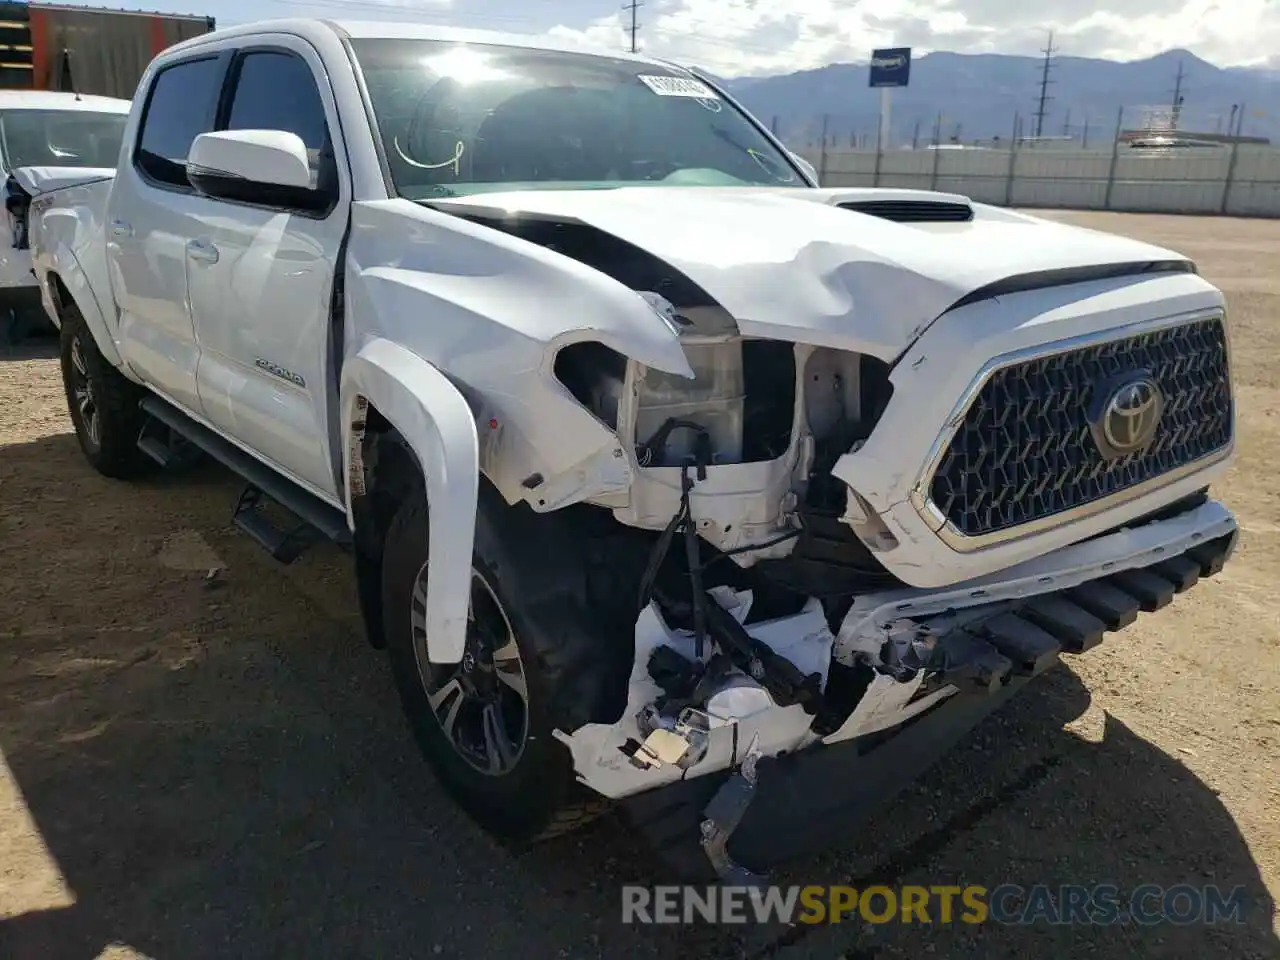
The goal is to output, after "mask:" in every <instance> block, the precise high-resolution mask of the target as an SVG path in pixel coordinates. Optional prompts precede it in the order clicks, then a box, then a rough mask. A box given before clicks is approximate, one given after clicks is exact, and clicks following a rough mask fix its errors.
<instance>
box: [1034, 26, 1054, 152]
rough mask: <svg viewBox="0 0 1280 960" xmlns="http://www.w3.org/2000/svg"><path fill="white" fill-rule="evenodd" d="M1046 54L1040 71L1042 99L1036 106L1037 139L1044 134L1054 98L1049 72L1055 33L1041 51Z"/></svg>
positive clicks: (1050, 34) (1050, 33)
mask: <svg viewBox="0 0 1280 960" xmlns="http://www.w3.org/2000/svg"><path fill="white" fill-rule="evenodd" d="M1041 52H1042V53H1043V54H1044V66H1043V67H1042V68H1041V70H1040V99H1039V102H1038V103H1037V105H1036V113H1035V117H1036V137H1037V138H1039V137H1040V135H1041V134H1042V133H1043V132H1044V118H1045V115H1046V114H1047V113H1048V112H1049V107H1048V105H1049V101H1050V100H1052V99H1053V97H1051V96H1049V84H1051V83H1053V81H1052V80H1050V79H1049V70H1050V69H1051V68H1052V67H1053V31H1052V30H1050V31H1049V45H1048V46H1047V47H1045V48H1044V50H1043V51H1041Z"/></svg>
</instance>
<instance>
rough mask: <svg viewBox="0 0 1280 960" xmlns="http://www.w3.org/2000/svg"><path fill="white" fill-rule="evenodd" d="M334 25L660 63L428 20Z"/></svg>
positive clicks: (364, 33)
mask: <svg viewBox="0 0 1280 960" xmlns="http://www.w3.org/2000/svg"><path fill="white" fill-rule="evenodd" d="M329 22H330V23H331V24H332V25H333V26H334V27H336V28H337V29H339V30H341V31H342V32H343V33H345V34H347V35H348V36H350V37H359V38H362V39H386V40H447V41H451V42H454V43H492V44H495V45H497V46H504V47H527V48H531V49H535V50H566V51H573V52H575V53H594V54H597V55H600V56H605V57H617V58H619V59H622V60H636V61H639V62H640V63H658V62H659V61H657V60H654V59H653V58H652V57H646V56H642V55H640V54H634V53H623V52H622V51H621V50H611V49H608V48H606V47H592V46H586V45H583V44H580V43H567V42H562V41H557V40H555V39H553V38H551V37H548V36H546V35H542V36H536V35H529V34H520V33H501V32H498V31H494V30H472V29H470V28H467V27H441V26H438V25H435V24H429V23H411V22H404V23H399V22H387V21H381V20H331V21H329Z"/></svg>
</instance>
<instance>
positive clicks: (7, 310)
mask: <svg viewBox="0 0 1280 960" xmlns="http://www.w3.org/2000/svg"><path fill="white" fill-rule="evenodd" d="M128 114H129V101H128V100H117V99H116V98H114V97H94V96H84V95H81V94H78V93H62V92H56V91H47V90H0V180H4V182H5V183H4V186H5V189H4V204H5V214H6V219H7V220H8V224H7V227H8V229H7V230H4V231H2V232H0V344H3V342H4V341H5V340H6V339H15V340H17V339H21V337H22V336H23V335H24V334H25V333H27V332H29V331H30V330H32V329H33V328H42V327H45V326H47V324H48V319H47V318H46V316H45V311H44V310H43V309H42V307H41V304H40V291H39V288H38V287H37V286H36V278H35V274H34V273H32V272H31V254H30V252H29V250H28V248H27V219H26V212H27V211H26V206H27V201H28V200H29V199H30V198H29V197H28V195H27V194H26V192H25V191H24V190H23V188H22V187H21V186H20V185H19V184H18V182H17V181H16V180H14V179H13V178H12V177H10V175H9V174H10V172H11V171H13V170H17V169H21V168H24V167H57V168H62V169H61V174H60V175H61V176H66V177H70V180H71V182H75V181H78V180H83V179H84V178H85V176H86V175H89V176H93V175H94V174H95V173H99V172H103V171H102V170H101V168H106V169H107V170H108V171H109V169H110V167H111V166H112V164H114V163H115V161H116V157H117V156H118V155H119V153H120V138H121V135H122V134H123V133H124V124H125V120H126V119H127V118H128ZM60 175H57V174H55V175H53V176H48V175H46V176H45V177H44V178H43V180H44V184H45V186H46V188H48V187H51V186H53V185H55V184H57V183H58V182H59V176H60Z"/></svg>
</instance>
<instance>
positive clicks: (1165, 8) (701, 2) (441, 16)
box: [101, 0, 1280, 76]
mask: <svg viewBox="0 0 1280 960" xmlns="http://www.w3.org/2000/svg"><path fill="white" fill-rule="evenodd" d="M623 2H624V0H170V2H167V3H166V2H165V0H150V2H148V3H145V4H144V3H130V2H127V0H126V2H116V3H112V2H110V0H104V2H103V3H102V4H101V5H102V6H115V7H124V8H133V9H143V8H146V7H151V8H155V7H157V6H159V7H161V8H162V9H164V10H166V11H168V12H175V13H198V14H202V15H208V16H214V17H216V18H217V19H218V21H219V23H220V24H223V25H230V24H233V23H243V22H248V21H252V20H260V19H264V18H268V17H277V16H321V17H334V18H359V19H400V20H404V19H410V20H423V21H427V22H438V23H441V24H447V25H450V26H459V27H473V28H477V29H487V30H501V31H505V32H510V33H524V34H534V35H552V36H556V37H558V38H560V39H562V40H570V41H575V42H577V41H581V42H583V43H585V44H590V45H592V46H597V47H605V48H611V49H626V48H627V44H628V42H629V40H628V36H627V34H626V32H625V29H624V27H625V25H626V24H627V23H629V21H630V14H629V13H627V12H625V11H623V10H622V9H621V4H622V3H623ZM637 19H638V21H639V24H640V29H639V33H638V44H639V48H640V50H641V51H643V52H647V53H651V54H653V55H655V56H662V57H667V58H670V59H674V60H677V61H680V62H683V63H690V64H696V65H698V66H702V67H704V68H706V69H708V70H710V71H712V72H713V73H716V74H719V75H721V76H759V75H766V74H777V73H790V72H792V71H794V70H802V69H809V68H813V67H820V66H823V65H824V64H828V63H835V62H848V61H858V60H863V61H865V60H866V59H867V57H868V56H869V54H870V51H871V50H872V49H873V48H875V47H887V46H910V47H913V48H914V49H915V52H916V55H917V56H918V55H920V54H923V53H927V52H929V51H930V50H950V51H955V52H959V53H1016V54H1030V55H1038V54H1039V52H1040V50H1041V48H1042V47H1043V46H1044V43H1045V40H1046V38H1047V34H1048V31H1049V30H1050V29H1053V30H1054V31H1055V38H1054V45H1055V47H1056V48H1058V51H1059V52H1060V53H1061V54H1063V55H1074V56H1086V57H1106V58H1108V59H1113V60H1133V59H1139V58H1142V57H1147V56H1151V55H1153V54H1156V53H1160V52H1161V51H1163V50H1168V49H1171V48H1174V47H1180V48H1183V49H1188V50H1190V51H1192V52H1193V53H1195V54H1197V55H1198V56H1200V57H1202V58H1204V59H1205V60H1208V61H1210V62H1211V63H1215V64H1217V65H1219V66H1223V67H1227V66H1270V67H1273V68H1276V69H1280V0H1110V2H1109V3H1107V4H1097V3H1090V2H1088V0H644V2H643V5H642V6H641V7H640V9H639V11H638V17H637Z"/></svg>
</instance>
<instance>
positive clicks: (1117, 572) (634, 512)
mask: <svg viewBox="0 0 1280 960" xmlns="http://www.w3.org/2000/svg"><path fill="white" fill-rule="evenodd" d="M23 173H24V175H25V176H26V178H27V181H28V182H29V184H30V187H31V192H32V195H33V197H34V199H33V200H32V201H31V211H30V217H31V224H30V232H31V246H32V250H33V254H34V263H35V271H36V274H37V276H38V279H39V284H40V288H41V290H42V296H43V300H44V303H45V306H46V309H47V311H48V313H49V315H50V316H51V318H53V319H54V321H55V322H56V323H57V324H58V326H59V328H60V331H61V350H62V353H61V362H62V372H63V376H64V379H65V384H66V393H67V399H68V403H69V408H70V414H71V419H72V421H73V423H74V426H75V431H76V435H77V436H78V438H79V443H80V446H81V447H82V448H83V451H84V454H85V456H86V457H87V458H88V460H89V462H90V463H91V464H92V465H93V466H94V467H95V468H96V469H97V470H98V471H100V472H101V473H103V474H105V475H107V476H109V477H117V478H127V477H136V476H138V475H140V474H142V473H143V472H145V471H147V470H150V469H157V468H160V467H162V466H169V467H176V466H180V465H191V464H193V463H197V462H200V461H201V460H204V459H208V458H210V457H211V458H213V459H214V460H217V461H221V462H222V463H223V464H225V465H226V466H227V467H230V468H231V469H232V470H234V471H235V472H237V473H239V474H240V475H242V476H243V478H244V480H245V483H246V486H245V489H244V493H243V495H242V496H241V497H240V498H239V501H238V503H237V504H236V505H235V510H234V514H233V517H234V522H235V524H236V525H237V526H238V527H239V528H241V529H242V530H243V531H244V532H245V533H246V534H248V535H249V536H251V537H253V538H254V539H255V540H256V541H258V542H259V543H260V544H262V545H263V546H264V547H265V548H266V549H267V550H268V551H269V552H270V554H271V555H272V556H274V557H275V558H276V559H278V560H280V561H283V562H290V561H292V560H294V559H295V558H297V557H298V556H299V555H300V553H301V552H302V551H303V550H304V549H305V548H306V547H307V546H308V545H310V544H312V543H314V542H316V541H317V540H319V539H322V538H327V539H329V540H332V541H335V542H336V543H338V544H339V545H340V546H341V547H342V548H343V549H345V550H346V551H348V552H349V554H350V556H351V558H352V563H353V567H354V577H355V583H356V588H357V594H358V600H359V604H360V608H361V612H362V615H363V618H364V622H365V625H366V627H367V634H368V638H369V641H370V642H371V643H372V644H373V645H374V646H375V647H378V648H385V649H386V650H387V654H388V657H389V660H390V665H391V670H392V672H393V674H394V677H395V680H396V683H397V687H398V690H399V695H400V697H401V699H402V702H403V708H404V710H405V712H406V714H407V716H408V719H409V721H410V725H411V727H412V730H413V732H414V734H415V736H416V738H417V740H418V742H419V744H420V746H421V750H422V752H423V753H424V754H425V756H426V759H427V761H428V762H429V763H430V764H431V766H432V768H433V769H434V771H435V773H436V774H437V776H438V778H439V780H440V781H441V783H442V784H443V785H444V786H445V787H446V788H447V789H448V791H449V792H450V793H451V794H452V795H453V796H454V797H455V798H456V799H457V800H458V801H459V803H460V804H461V805H462V806H463V807H464V808H465V809H466V810H467V811H468V812H469V813H470V814H471V815H472V816H473V817H474V818H475V819H476V820H477V821H479V822H480V823H481V824H483V825H484V826H485V827H487V828H488V829H489V830H491V831H493V832H494V833H496V834H498V835H500V836H502V837H505V838H508V839H509V840H511V841H514V842H525V841H529V840H531V839H536V838H541V837H546V836H549V835H552V834H555V833H558V832H562V831H564V830H566V829H568V828H570V827H572V826H574V825H576V824H578V823H581V822H583V821H585V820H586V819H587V818H588V817H590V816H591V815H593V814H594V813H595V812H597V811H599V810H600V809H602V808H604V807H606V806H608V805H610V804H613V805H618V806H621V807H623V808H625V810H626V811H627V812H629V813H630V815H631V816H632V817H633V818H634V822H635V823H636V824H638V826H639V828H640V829H641V830H643V831H644V832H645V833H647V834H648V835H649V836H650V837H651V839H652V840H653V842H654V843H655V844H656V845H657V846H658V847H659V848H660V849H662V850H663V851H664V852H669V853H671V854H672V857H673V859H675V860H677V861H679V862H681V863H684V864H685V865H687V866H697V865H699V864H700V865H701V866H702V867H704V868H706V869H707V870H714V871H715V873H716V874H718V875H719V876H720V877H724V878H729V879H732V878H738V879H741V878H751V877H752V876H753V874H758V873H760V872H762V871H763V870H764V869H765V868H766V867H767V866H768V865H769V864H771V863H776V862H777V861H778V860H780V859H782V858H784V857H787V856H790V855H793V854H797V853H799V852H802V851H807V850H811V849H814V848H815V846H816V845H821V844H824V843H829V842H830V838H831V836H832V835H833V832H836V831H837V830H840V831H842V830H844V829H845V828H844V827H843V826H842V827H839V828H837V827H836V826H835V824H836V823H837V821H836V820H835V818H836V817H837V816H848V817H850V818H853V817H855V816H857V815H863V814H867V813H870V812H872V811H874V810H875V809H876V808H877V807H878V806H883V805H884V804H885V803H886V802H887V801H888V799H889V798H890V797H892V796H893V794H894V793H895V792H896V791H898V790H899V789H900V788H902V787H903V786H904V785H905V784H907V783H909V782H911V780H912V779H913V778H915V777H916V776H918V775H919V774H920V773H921V772H922V771H923V770H924V769H925V768H926V767H928V765H929V764H931V763H932V762H933V761H934V760H936V759H937V758H938V757H939V756H942V755H943V754H945V753H946V752H947V751H948V750H949V749H950V748H951V747H952V746H953V745H954V744H955V743H956V742H957V741H958V740H959V739H960V738H961V737H962V736H963V735H964V734H965V732H966V731H968V730H969V729H971V728H972V727H973V726H974V725H975V724H976V723H977V722H978V721H979V720H980V719H981V718H982V717H983V716H984V715H986V714H987V713H989V712H990V711H991V710H993V709H994V708H995V707H997V706H998V705H999V704H1001V703H1003V702H1004V701H1006V700H1007V699H1008V698H1009V697H1011V696H1012V695H1014V694H1015V693H1017V692H1018V691H1020V690H1021V689H1023V688H1024V687H1025V685H1026V684H1027V683H1028V681H1029V680H1030V679H1031V678H1033V677H1035V676H1036V675H1038V674H1040V673H1042V672H1043V671H1045V670H1046V669H1048V668H1050V667H1051V666H1052V665H1054V664H1055V663H1056V662H1057V661H1058V659H1059V655H1060V654H1064V653H1065V654H1081V653H1084V652H1086V651H1088V650H1089V649H1090V648H1092V647H1094V646H1095V645H1096V644H1097V643H1099V642H1100V641H1101V640H1102V639H1103V638H1104V636H1106V635H1107V634H1108V633H1110V632H1114V631H1118V630H1121V629H1122V628H1124V627H1126V626H1127V625H1128V624H1130V623H1131V622H1133V621H1134V620H1135V618H1137V617H1138V616H1140V615H1142V614H1143V613H1144V612H1152V611H1156V610H1157V609H1159V608H1162V607H1164V606H1165V605H1167V604H1168V603H1169V602H1170V601H1171V600H1172V599H1173V597H1174V596H1175V595H1176V594H1179V593H1182V592H1184V591H1186V590H1188V589H1190V588H1192V587H1193V586H1194V585H1195V584H1196V583H1197V581H1198V580H1199V579H1201V578H1203V577H1207V576H1211V575H1213V574H1215V573H1216V572H1218V571H1219V570H1220V569H1221V567H1222V565H1223V563H1224V562H1225V561H1226V560H1227V558H1228V556H1229V555H1230V553H1231V551H1232V549H1233V548H1234V546H1235V543H1236V537H1237V528H1236V522H1235V520H1234V519H1233V516H1232V514H1231V512H1230V511H1229V510H1228V509H1227V507H1225V506H1224V505H1223V504H1221V503H1220V502H1218V501H1217V500H1215V499H1213V498H1212V497H1211V496H1210V494H1209V489H1210V487H1211V484H1213V483H1214V481H1215V480H1217V479H1218V478H1220V477H1221V476H1222V474H1223V472H1224V471H1225V470H1226V469H1227V468H1228V465H1229V463H1230V461H1231V457H1232V454H1233V450H1234V445H1235V431H1234V410H1233V397H1232V390H1231V372H1230V337H1229V326H1228V323H1227V317H1226V308H1225V304H1224V299H1223V295H1222V293H1221V292H1220V291H1219V290H1217V289H1216V288H1215V287H1214V286H1212V285H1211V284H1209V283H1208V282H1206V281H1205V280H1204V279H1202V278H1201V277H1200V276H1199V275H1198V273H1197V270H1196V268H1195V265H1194V264H1193V263H1192V262H1191V261H1189V260H1188V259H1187V258H1186V257H1184V256H1182V255H1180V254H1178V253H1176V252H1173V251H1170V250H1165V249H1161V248H1158V247H1155V246H1150V245H1147V244H1145V243H1139V242H1136V241H1134V240H1130V239H1125V238H1122V237H1117V236H1111V235H1108V234H1104V233H1099V232H1093V231H1089V230H1084V229H1079V228H1076V227H1072V226H1068V225H1064V224H1060V223H1054V222H1049V221H1046V220H1043V219H1039V218H1036V217H1033V216H1029V215H1025V214H1023V213H1019V212H1014V211H1011V210H1006V209H1000V208H997V207H992V206H987V205H984V204H980V203H974V202H971V201H970V200H969V199H967V198H965V197H963V196H957V195H951V194H943V193H935V192H927V191H911V190H890V189H840V188H823V187H821V186H819V184H817V183H816V182H815V180H814V178H813V175H812V168H811V167H807V165H805V164H804V163H802V162H801V161H799V160H798V158H796V157H795V156H794V155H792V154H790V153H789V152H788V151H787V150H786V148H785V147H784V146H783V145H782V144H781V143H780V142H779V141H778V140H777V139H776V138H775V137H773V136H772V135H771V134H770V132H769V130H768V129H767V128H766V127H765V126H763V125H762V124H761V123H759V122H758V121H757V120H756V119H754V118H753V117H752V116H750V115H749V114H748V113H747V112H746V111H745V110H744V109H743V108H742V107H741V106H740V105H739V104H738V103H737V102H735V100H734V99H733V98H732V97H731V96H730V95H728V94H727V93H726V92H725V91H724V90H723V89H721V88H720V86H719V85H718V84H717V83H716V82H715V80H714V79H713V78H711V77H709V76H706V75H703V74H701V73H699V72H697V71H694V70H690V69H685V68H683V67H680V66H676V65H674V64H671V63H667V62H664V61H660V60H656V59H651V58H647V57H644V56H628V55H625V54H620V53H609V52H586V51H582V50H577V49H572V48H569V47H564V48H560V47H556V46H554V45H550V44H540V43H533V42H531V41H528V40H525V39H522V38H519V37H511V36H505V35H496V34H485V33H477V32H471V31H460V30H446V29H437V28H432V27H426V26H420V25H397V24H390V23H374V24H362V23H346V22H329V21H321V20H288V21H279V22H269V23H256V24H250V25H246V26H242V27H235V28H231V29H226V30H221V31H219V32H217V33H213V34H210V35H207V36H203V37H200V38H197V39H193V40H189V41H186V42H185V43H181V44H179V45H177V46H175V47H172V48H170V49H168V50H166V51H164V52H163V53H161V54H160V55H159V56H158V57H157V58H156V59H155V61H154V62H153V63H152V64H151V65H150V67H149V68H148V69H147V71H146V73H145V75H144V76H143V78H142V80H141V84H140V87H139V89H138V91H137V95H136V97H135V99H134V101H133V109H132V112H131V113H130V115H129V119H128V123H127V125H126V128H125V131H124V142H123V145H122V147H121V150H120V155H119V160H118V163H117V164H116V166H115V168H114V169H113V170H107V171H105V172H99V173H98V174H96V175H94V176H85V177H80V178H79V179H77V178H76V177H74V176H71V175H70V174H69V173H68V172H67V171H59V170H56V169H55V170H49V169H44V170H26V171H23ZM42 184H47V189H46V188H45V187H44V186H42ZM847 822H852V821H851V820H850V821H847ZM690 852H692V853H693V854H694V855H695V856H696V857H697V858H699V859H698V860H697V861H696V862H694V861H690V860H688V858H687V854H688V853H690Z"/></svg>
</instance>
